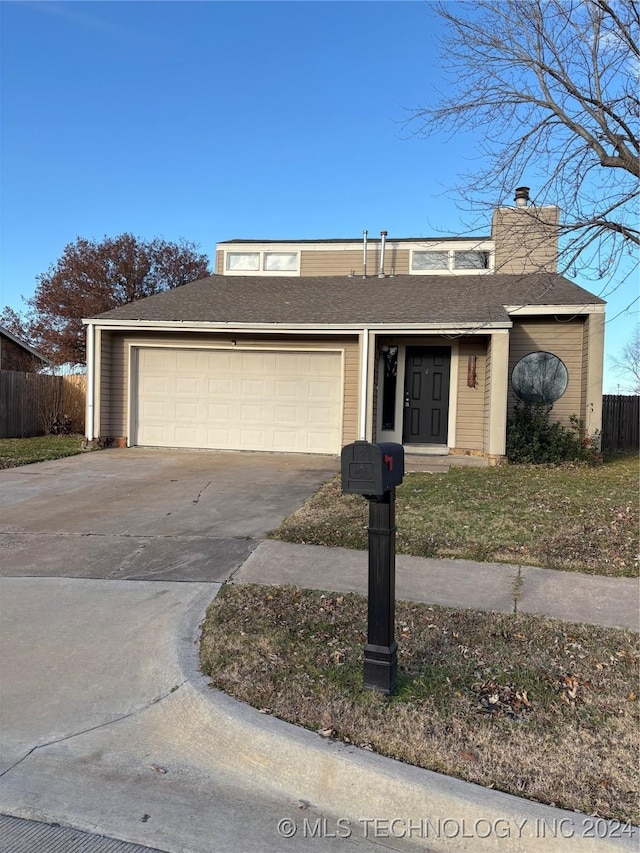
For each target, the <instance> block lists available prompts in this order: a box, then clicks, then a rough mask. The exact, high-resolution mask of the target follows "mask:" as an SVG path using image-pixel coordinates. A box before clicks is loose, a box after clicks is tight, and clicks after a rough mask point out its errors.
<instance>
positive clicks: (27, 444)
mask: <svg viewBox="0 0 640 853" xmlns="http://www.w3.org/2000/svg"><path fill="white" fill-rule="evenodd" d="M83 441H84V438H83V436H81V435H40V436H36V437H35V438H0V468H16V467H17V466H18V465H29V464H30V463H31V462H44V461H46V460H47V459H60V458H61V457H63V456H74V455H75V454H76V453H82V443H83Z"/></svg>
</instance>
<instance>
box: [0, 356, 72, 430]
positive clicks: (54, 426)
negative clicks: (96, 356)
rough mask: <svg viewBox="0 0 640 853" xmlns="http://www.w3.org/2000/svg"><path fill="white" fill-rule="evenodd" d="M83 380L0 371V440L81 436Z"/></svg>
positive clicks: (16, 371)
mask: <svg viewBox="0 0 640 853" xmlns="http://www.w3.org/2000/svg"><path fill="white" fill-rule="evenodd" d="M85 393H86V377H85V376H82V375H72V376H47V375H44V374H41V373H23V372H21V371H18V370H0V438H28V437H30V436H33V435H47V434H49V433H51V432H64V431H66V432H77V433H83V432H84V403H85Z"/></svg>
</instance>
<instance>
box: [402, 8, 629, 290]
mask: <svg viewBox="0 0 640 853" xmlns="http://www.w3.org/2000/svg"><path fill="white" fill-rule="evenodd" d="M430 8H433V9H435V12H436V14H437V15H438V16H439V17H440V18H441V19H443V20H444V22H445V33H444V37H443V38H442V40H441V54H442V63H443V68H444V70H445V73H446V74H448V77H449V79H450V82H451V89H450V91H448V92H447V93H446V95H444V94H441V95H440V97H439V99H437V102H436V103H435V104H433V105H431V104H429V105H426V106H421V107H419V108H418V109H417V110H414V111H412V112H413V115H412V118H411V119H410V125H412V126H413V127H414V128H415V132H416V133H417V134H419V135H424V136H428V137H433V136H435V135H438V136H440V135H441V134H442V132H443V131H444V132H446V133H447V134H450V135H457V134H459V133H460V132H466V131H480V138H481V142H480V150H477V149H476V151H475V153H476V154H479V155H480V162H481V169H480V171H473V172H471V173H468V174H465V175H462V176H460V177H461V179H462V180H461V184H460V186H459V187H456V194H457V195H458V196H459V198H461V199H462V200H463V201H464V202H465V203H466V204H468V205H469V208H470V210H475V211H476V212H479V211H480V210H484V209H485V207H484V206H485V204H486V206H487V207H495V205H496V203H498V204H502V203H504V201H505V200H506V199H507V198H509V199H510V198H511V197H512V196H513V190H514V189H515V188H516V187H517V186H519V185H521V184H529V185H530V186H531V187H535V188H536V189H535V198H534V200H535V205H534V208H533V209H532V210H530V213H531V215H534V216H535V208H536V206H539V207H542V206H544V205H558V206H559V207H560V209H561V211H562V219H563V221H562V224H561V225H560V226H559V230H558V236H559V239H560V250H561V252H560V258H559V266H560V269H561V271H563V272H567V271H568V272H570V273H571V274H572V275H575V274H577V273H578V272H580V273H582V274H583V275H584V274H588V275H590V276H591V277H594V278H605V277H606V278H608V279H609V278H610V277H611V276H613V275H614V274H615V273H616V272H618V271H620V270H622V271H624V270H625V269H626V270H627V274H628V270H629V268H630V266H637V257H638V254H637V252H638V247H639V246H640V231H639V227H638V216H637V199H638V183H639V177H640V161H639V160H638V155H639V154H640V145H639V142H638V136H639V133H638V124H639V121H638V120H639V118H640V100H639V98H638V84H639V80H640V47H639V45H640V34H639V30H640V11H639V7H638V5H637V3H636V2H635V0H463V2H455V3H452V2H447V3H439V4H437V5H435V6H433V7H430ZM629 255H630V256H632V258H633V259H634V260H633V261H632V264H631V265H630V264H629V262H628V259H627V256H629ZM634 301H635V300H634Z"/></svg>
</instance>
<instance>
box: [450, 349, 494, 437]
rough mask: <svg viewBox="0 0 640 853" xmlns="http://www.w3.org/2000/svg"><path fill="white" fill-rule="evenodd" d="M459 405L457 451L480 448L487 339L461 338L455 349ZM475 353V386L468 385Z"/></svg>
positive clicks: (483, 416) (483, 417)
mask: <svg viewBox="0 0 640 853" xmlns="http://www.w3.org/2000/svg"><path fill="white" fill-rule="evenodd" d="M458 355H459V358H458V377H457V381H458V407H457V414H456V438H455V449H456V450H474V451H481V450H482V449H483V445H484V430H485V424H484V422H485V411H486V409H485V389H486V386H487V338H485V337H473V338H464V339H462V340H461V341H460V344H459V348H458ZM470 355H475V356H476V358H477V361H476V387H475V388H470V387H469V386H468V385H467V368H468V362H469V356H470Z"/></svg>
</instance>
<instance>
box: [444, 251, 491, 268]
mask: <svg viewBox="0 0 640 853" xmlns="http://www.w3.org/2000/svg"><path fill="white" fill-rule="evenodd" d="M453 268H454V270H488V269H489V252H477V251H473V250H471V251H461V252H454V253H453Z"/></svg>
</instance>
